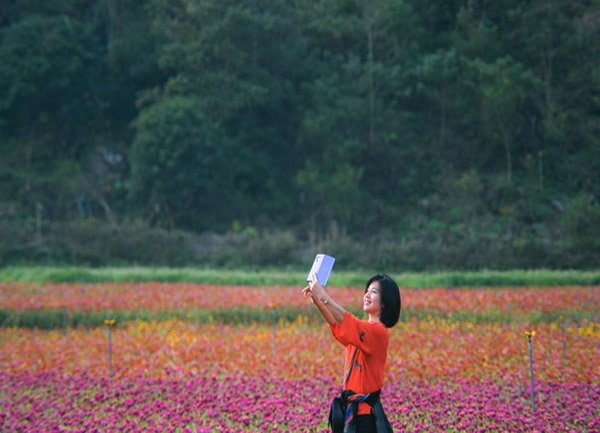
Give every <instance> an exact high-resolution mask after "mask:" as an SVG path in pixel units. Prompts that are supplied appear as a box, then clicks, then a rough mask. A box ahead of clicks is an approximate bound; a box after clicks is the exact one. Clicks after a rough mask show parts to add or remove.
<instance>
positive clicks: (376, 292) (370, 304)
mask: <svg viewBox="0 0 600 433" xmlns="http://www.w3.org/2000/svg"><path fill="white" fill-rule="evenodd" d="M363 310H364V311H365V313H367V314H369V315H373V316H378V315H379V314H380V313H381V287H380V286H379V281H373V282H372V283H371V284H370V285H369V287H367V290H366V291H365V294H364V296H363Z"/></svg>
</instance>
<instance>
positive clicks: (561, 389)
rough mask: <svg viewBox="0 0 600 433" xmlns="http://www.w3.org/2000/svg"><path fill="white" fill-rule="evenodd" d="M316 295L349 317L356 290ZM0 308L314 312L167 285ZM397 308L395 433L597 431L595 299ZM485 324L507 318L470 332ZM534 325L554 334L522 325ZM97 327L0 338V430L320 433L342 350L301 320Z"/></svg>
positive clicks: (539, 296) (252, 296)
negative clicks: (535, 317)
mask: <svg viewBox="0 0 600 433" xmlns="http://www.w3.org/2000/svg"><path fill="white" fill-rule="evenodd" d="M328 292H329V293H330V294H331V295H332V297H334V298H335V299H336V300H339V302H340V303H341V304H343V305H347V306H350V305H359V304H360V299H361V292H362V290H360V289H352V288H334V287H332V288H329V289H328ZM0 300H1V301H0V302H1V305H0V307H1V308H2V309H5V310H15V311H28V310H40V311H44V310H46V309H59V308H68V310H69V311H88V312H106V318H107V319H110V318H111V317H110V315H111V313H112V312H114V311H119V310H135V309H144V310H150V311H161V310H170V311H185V310H193V309H207V310H216V309H226V308H228V307H229V308H233V307H236V308H242V309H259V310H260V309H264V310H270V309H275V310H276V309H277V308H282V307H285V306H289V305H292V306H295V307H297V308H298V309H299V311H307V312H309V311H311V308H312V307H311V305H310V303H308V302H307V301H306V299H304V298H303V297H302V296H301V295H300V289H299V288H289V287H243V286H208V285H199V284H179V283H178V284H173V283H171V284H167V283H161V284H158V283H144V284H124V283H109V284H89V285H88V284H85V285H71V284H25V283H18V284H17V283H0ZM402 302H403V313H402V314H403V316H404V318H403V319H402V320H401V322H400V323H399V324H398V325H397V326H396V327H395V328H393V329H392V330H390V349H389V356H388V363H387V372H386V383H385V386H384V389H383V391H382V402H383V405H384V408H385V410H386V412H387V414H388V417H389V419H390V422H391V423H392V425H393V426H394V428H395V431H398V432H399V431H406V432H600V404H599V403H598V402H599V401H600V363H598V362H597V360H598V359H599V358H600V323H599V321H598V320H597V319H596V320H588V319H587V318H589V317H596V318H597V317H599V316H600V305H599V303H600V287H598V286H590V287H546V288H529V287H522V288H499V289H483V288H482V289H451V290H450V289H419V290H416V289H412V290H409V289H402ZM419 310H420V311H423V312H424V314H423V315H421V316H418V315H417V316H414V315H411V314H410V313H411V312H414V311H419ZM486 311H493V312H495V313H496V314H495V315H494V316H485V317H495V318H497V317H502V315H503V314H504V313H506V317H510V319H511V320H509V321H501V320H481V318H482V317H484V316H481V313H484V312H486ZM430 313H431V314H430ZM457 313H460V315H457ZM532 313H548V314H547V315H546V316H543V317H549V318H552V320H549V321H538V322H535V323H531V322H529V321H528V320H529V318H530V317H531V315H532ZM584 313H585V314H584ZM469 314H473V316H472V318H473V320H471V319H470V316H469ZM580 315H581V317H583V319H581V320H577V317H579V316H580ZM267 317H270V316H268V315H267ZM457 317H459V318H460V320H459V319H457ZM564 317H567V318H569V319H564ZM519 318H521V319H522V320H519ZM110 323H111V322H107V324H106V325H105V326H100V327H76V328H68V329H55V330H48V331H43V330H38V329H29V328H20V327H3V328H0V367H1V369H0V370H1V372H0V431H9V432H13V431H15V432H27V431H32V432H33V431H36V432H37V431H44V432H52V431H73V432H88V431H101V432H104V431H106V432H113V431H144V432H153V431H156V432H171V431H181V432H185V431H189V432H211V433H212V432H264V431H273V432H279V431H281V432H283V431H285V432H327V431H329V430H328V429H327V423H326V416H327V410H328V404H329V401H330V399H331V398H332V397H333V395H334V394H335V393H336V392H338V390H339V387H340V383H341V378H342V367H343V366H342V365H341V359H342V351H343V349H342V347H341V346H339V345H338V344H337V343H336V342H335V341H334V340H333V338H332V337H331V333H330V331H329V329H328V328H327V327H326V326H325V325H324V324H323V323H322V321H318V320H315V318H314V317H313V318H311V317H308V316H307V315H303V314H300V315H299V316H298V317H297V319H296V320H295V321H293V322H289V321H284V320H274V321H261V322H255V323H251V324H249V325H242V324H235V323H222V322H219V321H215V320H208V321H206V322H202V323H200V322H193V321H190V320H182V319H178V318H171V319H169V320H160V321H156V320H145V321H142V320H135V321H128V322H123V323H116V324H114V325H111V324H110ZM528 330H532V331H535V336H534V337H533V338H532V354H533V371H534V402H535V411H534V408H533V407H532V400H531V397H532V395H531V391H532V390H531V375H530V365H529V362H530V358H529V351H528V339H527V336H526V335H525V331H528ZM109 337H110V339H109ZM109 342H110V345H109Z"/></svg>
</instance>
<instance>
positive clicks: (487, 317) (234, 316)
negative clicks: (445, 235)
mask: <svg viewBox="0 0 600 433" xmlns="http://www.w3.org/2000/svg"><path fill="white" fill-rule="evenodd" d="M349 311H350V312H351V313H353V314H355V315H357V316H358V317H361V316H362V315H363V313H362V311H360V310H359V309H349ZM299 317H303V318H305V319H306V320H307V321H311V322H322V321H323V319H322V318H321V317H320V315H319V314H318V313H317V312H316V310H315V309H314V308H310V306H309V307H286V308H277V309H249V308H231V309H214V310H211V309H195V310H187V311H151V310H115V311H66V310H56V309H51V310H50V309H49V310H25V311H14V310H8V309H0V326H1V327H17V328H31V329H42V330H52V329H61V328H63V329H67V328H73V327H90V328H96V327H100V326H103V325H104V322H105V320H107V319H108V320H113V319H114V320H115V322H116V323H117V325H118V324H122V323H126V322H131V321H136V320H143V321H149V322H151V321H156V322H161V321H166V320H170V319H173V318H179V319H182V320H186V321H189V322H191V323H226V324H234V325H248V324H251V323H273V324H277V323H281V322H283V323H291V322H294V321H296V320H298V318H299ZM440 319H442V320H448V321H452V322H468V323H474V324H478V323H528V324H534V323H562V322H573V323H583V322H595V321H597V320H598V317H596V316H595V315H594V313H593V312H589V311H588V312H586V311H579V310H565V311H561V310H553V311H549V312H542V311H534V312H532V313H530V314H526V315H523V314H513V313H511V312H506V311H499V310H498V311H496V310H489V311H483V312H469V311H458V312H454V313H452V314H449V313H447V312H441V311H439V310H434V309H418V310H412V311H405V312H403V313H402V315H401V317H400V321H401V322H406V321H409V320H419V321H430V320H440Z"/></svg>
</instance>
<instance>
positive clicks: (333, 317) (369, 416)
mask: <svg viewBox="0 0 600 433" xmlns="http://www.w3.org/2000/svg"><path fill="white" fill-rule="evenodd" d="M311 278H312V281H311V282H310V283H309V285H308V286H307V287H305V288H304V289H303V290H302V293H303V294H304V296H310V298H311V299H312V301H313V303H314V304H315V306H316V307H317V308H318V310H319V312H320V313H321V315H322V316H323V317H324V318H325V320H326V321H327V323H329V326H330V328H331V332H332V333H333V336H334V337H335V339H336V340H338V341H339V342H340V343H341V344H343V345H344V346H345V347H346V356H345V361H344V371H346V372H347V371H348V370H349V369H350V367H351V364H352V369H351V370H350V375H349V376H348V379H347V380H346V382H345V385H344V392H343V393H342V395H343V396H344V398H345V399H346V402H347V404H349V405H351V408H352V410H351V416H352V417H351V418H350V420H349V421H348V422H347V424H346V429H345V430H344V431H345V432H356V433H367V432H373V433H383V432H390V431H391V427H390V425H389V422H388V421H387V418H386V417H385V413H384V412H383V407H382V406H381V403H379V392H380V391H381V388H382V387H383V375H384V367H385V361H386V358H387V348H388V342H389V335H388V328H391V327H392V326H394V325H395V324H396V323H397V322H398V318H399V317H400V308H401V301H400V290H399V289H398V285H397V284H396V283H395V282H394V280H392V279H391V278H390V277H389V276H387V275H385V274H383V275H379V274H378V275H374V276H372V277H371V278H369V280H368V281H367V284H366V286H365V293H364V295H363V310H364V311H365V313H367V315H368V320H359V319H357V318H356V317H355V316H353V315H352V314H350V313H348V312H347V311H346V310H345V309H344V308H343V307H342V306H340V305H339V304H337V303H336V302H335V301H334V300H333V299H331V297H330V296H329V295H328V294H327V292H326V291H325V289H324V287H323V286H322V285H321V284H320V283H319V281H318V280H317V275H316V274H313V275H312V276H311ZM355 350H356V355H355V353H354V352H355ZM353 358H354V363H352V359H353ZM356 400H359V401H358V402H357V401H356ZM361 400H362V401H361Z"/></svg>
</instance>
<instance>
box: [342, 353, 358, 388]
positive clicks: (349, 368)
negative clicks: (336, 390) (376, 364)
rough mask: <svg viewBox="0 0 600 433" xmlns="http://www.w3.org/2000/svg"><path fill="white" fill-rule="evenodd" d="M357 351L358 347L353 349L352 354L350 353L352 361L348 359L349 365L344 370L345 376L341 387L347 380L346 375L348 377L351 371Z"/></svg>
mask: <svg viewBox="0 0 600 433" xmlns="http://www.w3.org/2000/svg"><path fill="white" fill-rule="evenodd" d="M357 352H358V347H357V348H355V349H354V354H353V355H352V361H350V367H348V370H346V376H345V377H344V383H343V384H342V389H344V387H345V386H346V382H348V377H350V372H351V371H352V367H353V366H354V361H355V360H356V353H357Z"/></svg>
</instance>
